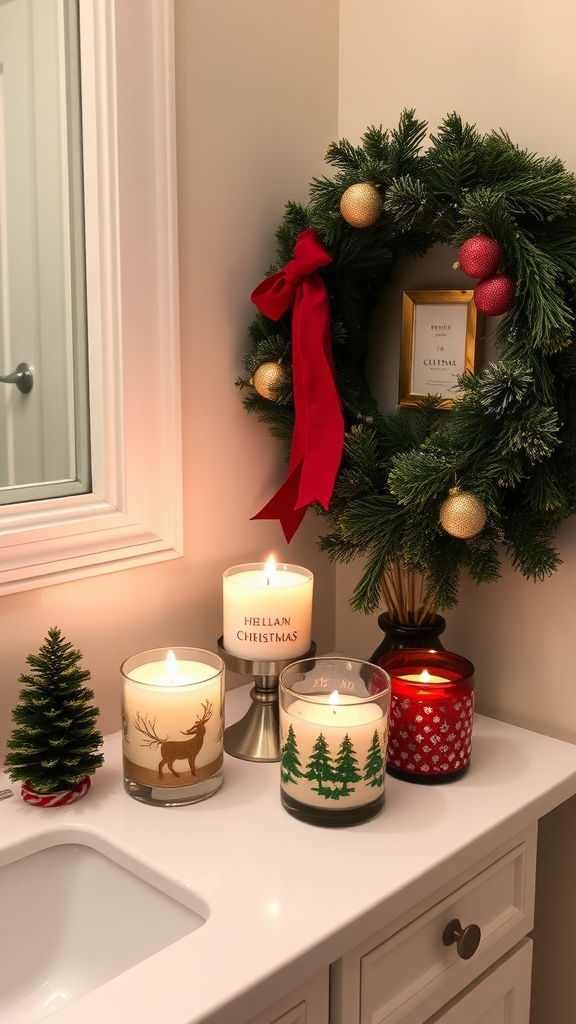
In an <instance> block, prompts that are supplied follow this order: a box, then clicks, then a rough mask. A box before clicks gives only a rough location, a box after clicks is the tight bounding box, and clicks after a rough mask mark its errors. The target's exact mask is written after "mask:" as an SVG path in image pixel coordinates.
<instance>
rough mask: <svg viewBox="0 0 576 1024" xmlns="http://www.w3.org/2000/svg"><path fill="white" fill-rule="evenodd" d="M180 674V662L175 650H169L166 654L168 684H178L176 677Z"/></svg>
mask: <svg viewBox="0 0 576 1024" xmlns="http://www.w3.org/2000/svg"><path fill="white" fill-rule="evenodd" d="M177 675H178V662H177V660H176V655H175V654H174V651H168V654H167V655H166V679H167V681H168V686H175V685H176V677H177Z"/></svg>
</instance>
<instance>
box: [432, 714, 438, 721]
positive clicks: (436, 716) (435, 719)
mask: <svg viewBox="0 0 576 1024" xmlns="http://www.w3.org/2000/svg"><path fill="white" fill-rule="evenodd" d="M432 721H433V722H439V721H440V715H434V718H433V719H432Z"/></svg>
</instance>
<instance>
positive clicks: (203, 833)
mask: <svg viewBox="0 0 576 1024" xmlns="http://www.w3.org/2000/svg"><path fill="white" fill-rule="evenodd" d="M248 692H249V687H245V686H244V687H242V688H241V689H240V690H233V691H231V692H230V693H229V694H228V695H227V704H226V717H227V722H228V724H229V723H231V722H232V721H234V720H236V719H237V718H239V717H240V716H241V714H242V713H243V710H244V709H245V707H246V706H247V700H248ZM120 740H121V737H120V733H117V734H115V735H113V736H111V737H108V738H107V739H106V742H105V763H104V766H103V767H102V768H101V769H100V770H99V771H98V772H97V773H96V775H95V776H94V777H93V781H92V788H91V790H90V792H89V793H88V795H87V796H86V797H84V798H83V799H82V800H80V801H78V803H76V804H73V805H71V806H70V807H62V808H52V809H48V808H37V807H32V806H30V805H28V804H25V803H24V802H23V801H22V800H21V799H20V797H19V795H17V796H16V797H14V798H12V799H9V800H5V801H3V802H1V803H0V864H1V863H4V862H6V861H8V860H11V859H12V854H11V852H10V851H11V848H12V847H14V845H15V844H18V846H19V847H20V855H22V856H23V855H25V854H26V853H29V852H34V851H35V850H37V849H41V848H42V847H43V846H44V845H47V844H48V843H50V844H51V843H52V842H53V841H54V837H55V836H56V837H57V840H58V841H60V842H66V843H75V842H78V843H87V844H88V845H90V846H94V847H95V848H96V849H99V850H100V851H101V852H103V853H108V854H109V855H111V856H112V857H113V858H114V859H116V860H117V861H118V862H119V863H121V864H125V865H126V866H128V867H131V868H132V869H134V862H138V864H139V865H142V866H143V867H142V871H141V873H142V877H144V878H146V871H147V870H151V871H153V872H159V873H161V874H162V875H163V876H165V877H166V879H167V880H168V882H167V891H169V892H170V894H171V895H176V893H177V891H178V889H180V890H185V891H187V902H188V903H189V905H192V906H194V905H195V904H194V899H193V901H192V903H191V904H190V900H189V893H190V892H192V893H193V894H194V897H195V898H197V905H198V907H199V909H200V911H201V912H202V908H203V907H204V908H206V907H207V908H208V910H209V917H208V920H207V922H206V924H205V925H204V926H203V927H202V928H200V929H199V930H198V931H195V932H193V933H192V934H190V935H188V936H186V937H185V938H183V939H181V940H180V941H179V942H176V943H174V944H173V945H172V946H170V947H168V948H167V949H164V950H162V951H161V952H160V953H158V954H156V955H155V956H153V957H150V958H149V959H148V960H146V961H144V962H142V963H140V964H138V965H137V966H136V967H133V968H132V969H131V970H129V971H126V972H125V973H124V974H122V975H120V976H119V977H117V978H115V979H113V980H112V981H110V982H108V983H107V984H105V985H103V986H102V987H101V988H99V989H97V990H96V991H94V992H93V993H91V994H90V995H88V996H85V997H84V998H83V999H80V1000H78V1001H77V1002H75V1003H73V1004H71V1005H70V1006H68V1007H66V1008H64V1009H63V1010H61V1011H59V1015H58V1017H57V1019H58V1024H71V1022H75V1024H102V1022H103V1021H110V1022H112V1021H118V1020H122V1024H159V1022H162V1024H200V1022H202V1024H241V1022H242V1021H244V1020H246V1019H248V1018H249V1017H250V1016H252V1015H254V1014H256V1013H257V1012H259V1011H260V1010H262V1009H263V1008H264V1007H265V1006H267V1005H268V1004H270V1003H272V1002H274V1000H276V999H278V998H280V997H281V996H282V995H283V994H284V993H285V992H288V991H290V990H291V989H292V988H293V987H294V986H295V985H297V984H299V983H301V982H304V981H305V980H307V978H309V977H311V976H312V975H313V974H315V973H316V972H317V971H319V970H320V969H321V968H323V967H325V966H327V965H328V964H329V963H330V962H331V961H333V960H335V959H337V958H338V957H339V956H341V955H342V954H343V953H344V952H346V950H347V949H350V948H351V947H352V946H353V945H354V944H356V943H357V942H359V941H360V940H362V939H363V938H365V937H367V936H368V935H370V934H371V933H372V932H374V931H376V930H377V929H378V928H380V927H382V925H383V924H384V923H385V922H386V921H387V920H391V919H393V918H394V917H396V916H398V915H399V914H401V913H403V912H404V911H405V910H407V909H408V908H409V907H410V906H411V905H413V904H414V903H416V902H417V901H418V900H420V899H422V898H423V897H425V896H426V895H428V894H429V893H430V892H433V891H434V890H435V888H437V887H438V886H439V885H442V884H444V883H445V882H446V881H448V880H449V879H450V878H451V876H452V875H453V874H454V867H455V863H456V858H457V862H458V870H459V871H462V870H465V869H466V868H467V867H469V866H471V865H472V864H473V863H474V862H475V861H476V860H477V859H478V858H479V857H481V856H483V855H484V854H485V853H488V852H490V850H491V849H492V848H494V847H495V846H496V845H498V844H499V843H503V842H505V841H507V840H508V839H509V838H511V837H512V836H514V835H515V834H516V833H517V832H519V831H521V830H522V829H523V828H525V827H526V826H527V825H529V824H530V823H531V822H533V821H535V820H536V819H537V818H539V817H540V816H542V815H543V814H545V813H546V812H547V811H549V810H551V809H552V808H553V807H555V806H557V805H558V804H560V803H562V802H563V801H564V800H565V799H567V798H568V797H570V796H572V795H573V794H574V793H576V746H575V745H572V744H569V743H563V742H560V741H558V740H554V739H551V738H549V737H547V736H541V735H539V734H536V733H531V732H527V731H525V730H523V729H518V728H515V727H513V726H509V725H506V724H504V723H501V722H497V721H494V720H492V719H488V718H483V717H481V716H477V717H476V719H475V725H474V739H473V750H472V760H471V765H470V768H469V771H468V772H467V774H466V775H464V776H463V777H462V778H460V779H459V780H458V781H456V782H454V783H451V784H447V785H437V786H424V785H416V784H411V783H406V782H401V781H399V780H397V779H394V778H390V777H388V780H387V784H386V803H385V806H384V809H383V811H382V812H381V813H380V814H379V815H378V816H377V817H376V818H374V819H372V820H371V821H369V822H366V823H365V824H362V825H357V826H354V827H351V828H345V829H322V828H316V827H314V826H310V825H305V824H303V823H302V822H299V821H297V820H295V819H294V818H293V817H291V816H290V815H289V814H288V813H287V812H286V811H285V810H284V809H283V808H282V806H281V803H280V798H279V765H278V764H265V763H254V762H250V761H242V760H239V759H237V758H232V757H229V756H228V755H226V756H225V763H224V785H223V787H222V789H220V790H219V792H217V793H216V794H215V795H214V796H213V797H211V798H209V799H208V800H205V801H203V802H201V803H198V804H193V805H190V806H187V807H178V808H161V807H149V806H147V805H145V804H142V803H139V802H138V801H136V800H134V799H132V798H131V797H130V796H128V795H127V794H126V793H125V791H124V788H123V783H122V768H121V742H120ZM10 785H11V784H10V782H9V780H8V779H7V778H6V776H1V777H0V788H3V787H5V786H10ZM12 788H13V789H14V791H15V793H16V794H19V785H18V784H12ZM47 836H51V837H52V838H51V839H50V840H47V838H46V837H47ZM120 912H121V909H120V908H119V913H120ZM23 952H25V951H23Z"/></svg>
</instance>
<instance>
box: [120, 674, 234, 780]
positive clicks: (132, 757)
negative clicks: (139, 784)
mask: <svg viewBox="0 0 576 1024" xmlns="http://www.w3.org/2000/svg"><path fill="white" fill-rule="evenodd" d="M222 714H223V703H222V678H221V674H220V673H219V672H218V671H216V670H215V669H214V667H213V666H211V665H207V664H205V663H203V662H200V661H190V660H181V661H180V660H179V661H178V662H177V663H176V665H175V667H174V668H172V669H171V668H170V666H169V665H168V667H167V663H166V661H152V662H147V663H145V664H142V665H139V666H137V667H135V668H133V669H131V670H130V672H129V675H127V676H125V678H124V706H123V726H124V737H123V753H124V757H125V759H127V761H128V762H130V763H131V764H132V765H133V766H138V768H142V769H146V770H147V771H149V772H150V773H151V774H150V777H149V778H148V777H142V778H140V777H139V779H138V781H145V782H147V783H149V784H150V785H154V786H156V787H157V786H162V785H170V786H174V785H177V784H178V776H180V778H181V779H182V785H190V783H191V782H193V781H194V780H195V778H197V777H200V778H202V777H206V776H209V775H210V774H211V773H212V771H216V770H218V769H219V768H220V765H221V762H222V725H223V722H222ZM192 768H193V769H194V770H193V771H192ZM128 774H130V770H129V769H128ZM133 774H134V773H133Z"/></svg>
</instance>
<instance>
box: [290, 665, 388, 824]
mask: <svg viewBox="0 0 576 1024" xmlns="http://www.w3.org/2000/svg"><path fill="white" fill-rule="evenodd" d="M389 702H390V678H389V676H388V675H387V673H386V672H384V671H383V670H382V669H380V668H377V667H376V666H375V665H372V664H370V663H369V662H364V661H356V660H354V659H346V658H310V659H307V660H304V661H298V662H295V663H293V664H292V665H289V666H288V667H287V668H286V669H284V671H283V672H282V674H281V676H280V742H281V771H280V777H281V797H282V803H283V805H284V807H285V808H286V810H288V811H289V812H290V813H291V814H293V815H294V816H295V817H297V818H300V819H301V820H302V821H307V822H309V823H310V824H316V825H328V826H345V825H354V824H357V823H359V822H361V821H366V820H367V819H368V818H372V817H373V816H374V815H375V814H377V813H378V811H380V809H381V808H382V806H383V803H384V784H385V763H386V746H387V738H388V709H389Z"/></svg>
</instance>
